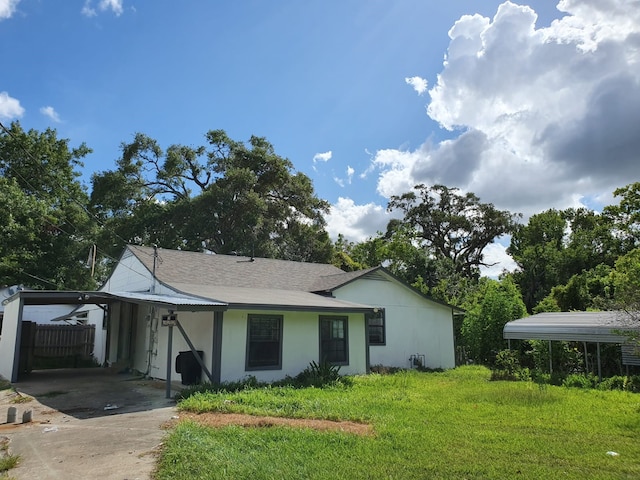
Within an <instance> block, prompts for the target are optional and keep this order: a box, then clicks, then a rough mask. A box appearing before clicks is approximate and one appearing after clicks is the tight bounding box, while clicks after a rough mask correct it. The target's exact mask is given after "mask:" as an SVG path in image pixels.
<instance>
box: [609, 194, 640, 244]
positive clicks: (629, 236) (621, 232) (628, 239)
mask: <svg viewBox="0 0 640 480" xmlns="http://www.w3.org/2000/svg"><path fill="white" fill-rule="evenodd" d="M613 195H614V197H616V198H620V201H619V203H618V204H617V205H608V206H606V207H605V208H604V209H603V211H602V214H603V215H604V216H606V217H608V218H609V219H610V220H611V223H612V225H613V228H612V230H613V233H614V234H615V236H616V237H617V238H618V239H619V240H620V241H621V247H620V250H621V254H624V253H627V252H629V251H631V250H633V249H634V248H637V247H640V182H635V183H631V184H629V185H627V186H625V187H622V188H618V189H616V190H615V191H614V192H613Z"/></svg>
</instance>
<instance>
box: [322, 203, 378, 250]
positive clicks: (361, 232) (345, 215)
mask: <svg viewBox="0 0 640 480" xmlns="http://www.w3.org/2000/svg"><path fill="white" fill-rule="evenodd" d="M390 219H391V216H390V215H389V214H388V213H387V212H386V211H385V208H384V207H382V206H380V205H376V204H375V203H368V204H366V205H356V204H355V202H354V201H353V200H352V199H350V198H342V197H340V198H338V202H337V203H336V204H335V205H332V206H331V209H330V211H329V214H328V215H327V216H326V220H327V232H328V233H329V236H330V237H331V239H333V240H336V239H337V238H338V235H339V234H342V235H344V236H345V238H347V240H350V241H352V242H361V241H363V240H366V239H367V238H369V237H371V236H374V235H375V234H376V233H377V232H384V231H385V230H386V228H387V223H388V222H389V220H390Z"/></svg>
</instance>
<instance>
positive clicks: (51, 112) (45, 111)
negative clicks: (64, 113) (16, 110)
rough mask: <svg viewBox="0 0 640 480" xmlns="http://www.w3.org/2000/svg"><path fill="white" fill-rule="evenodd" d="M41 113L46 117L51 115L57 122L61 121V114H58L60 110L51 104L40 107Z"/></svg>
mask: <svg viewBox="0 0 640 480" xmlns="http://www.w3.org/2000/svg"><path fill="white" fill-rule="evenodd" d="M40 113H41V114H42V115H44V116H45V117H49V118H50V119H51V120H53V121H54V122H56V123H59V122H60V115H58V112H56V111H55V109H54V108H53V107H51V106H47V107H42V108H40Z"/></svg>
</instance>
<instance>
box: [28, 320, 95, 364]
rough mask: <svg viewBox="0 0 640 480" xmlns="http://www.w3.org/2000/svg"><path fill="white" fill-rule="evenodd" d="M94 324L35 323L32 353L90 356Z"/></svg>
mask: <svg viewBox="0 0 640 480" xmlns="http://www.w3.org/2000/svg"><path fill="white" fill-rule="evenodd" d="M95 335H96V327H95V325H37V326H36V338H35V344H34V347H33V354H34V355H35V356H37V357H68V356H74V355H75V356H81V357H90V356H91V354H92V353H93V345H94V341H95Z"/></svg>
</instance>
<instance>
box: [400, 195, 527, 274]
mask: <svg viewBox="0 0 640 480" xmlns="http://www.w3.org/2000/svg"><path fill="white" fill-rule="evenodd" d="M388 209H389V210H394V209H398V210H400V211H401V212H403V213H404V222H405V223H407V224H408V225H409V226H410V227H411V228H412V229H413V230H414V232H415V238H416V239H417V240H418V241H419V242H420V246H421V247H422V248H425V249H426V250H427V251H428V254H429V255H430V256H433V257H436V258H445V259H448V260H450V261H451V265H452V267H453V271H454V272H455V273H459V274H463V275H464V276H467V277H474V276H478V274H479V267H481V266H487V264H486V262H485V261H484V254H483V251H484V249H485V248H486V246H487V245H489V244H490V243H493V241H494V240H495V239H496V238H498V237H500V236H502V235H505V234H508V233H510V232H511V230H512V229H513V227H514V225H515V219H516V218H517V217H518V215H516V214H512V213H510V212H508V211H506V210H498V209H496V208H495V207H494V205H493V204H491V203H483V202H481V201H480V199H479V198H478V197H477V196H476V195H475V194H473V193H471V192H468V193H465V194H460V193H458V189H457V188H449V187H446V186H444V185H433V186H431V187H429V186H426V185H422V184H421V185H416V187H415V190H414V191H411V192H408V193H405V194H403V195H399V196H393V197H391V201H390V202H389V207H388Z"/></svg>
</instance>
